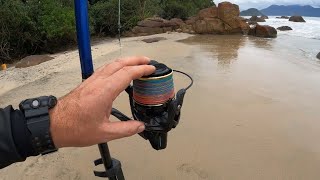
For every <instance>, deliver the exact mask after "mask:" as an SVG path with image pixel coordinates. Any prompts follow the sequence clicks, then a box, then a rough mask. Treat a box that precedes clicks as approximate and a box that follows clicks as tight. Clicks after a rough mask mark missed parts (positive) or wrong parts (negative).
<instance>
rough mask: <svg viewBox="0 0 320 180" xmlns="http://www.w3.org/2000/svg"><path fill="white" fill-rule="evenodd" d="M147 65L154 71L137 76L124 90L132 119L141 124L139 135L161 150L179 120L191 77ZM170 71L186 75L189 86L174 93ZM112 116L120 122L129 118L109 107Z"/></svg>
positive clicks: (167, 68)
mask: <svg viewBox="0 0 320 180" xmlns="http://www.w3.org/2000/svg"><path fill="white" fill-rule="evenodd" d="M149 65H153V66H155V67H156V71H155V72H154V73H153V74H151V75H149V76H145V77H142V78H140V79H137V80H134V81H133V85H132V86H131V85H130V86H129V87H128V88H127V89H126V92H127V93H128V95H129V101H130V107H131V112H132V115H133V118H134V119H135V120H138V121H142V122H144V124H145V127H146V128H145V131H144V132H142V133H140V136H141V137H143V138H144V139H146V140H149V141H150V143H151V145H152V147H153V148H154V149H156V150H162V149H165V148H166V147H167V137H168V132H169V131H170V130H171V129H172V128H175V127H176V126H177V125H178V124H179V121H180V117H181V108H182V105H183V99H184V96H185V94H186V91H187V90H188V89H189V88H190V87H191V86H192V85H193V79H192V78H191V77H190V76H189V75H188V74H186V73H184V72H181V71H176V70H172V69H170V68H169V67H167V66H166V65H164V64H161V63H158V62H157V61H154V60H152V61H151V62H150V64H149ZM173 72H178V73H182V74H184V75H186V76H187V77H189V78H190V80H191V83H190V85H189V86H188V87H187V88H185V89H181V90H179V91H178V92H177V94H176V96H175V93H174V83H173ZM111 114H112V115H113V116H115V117H117V118H118V119H119V120H121V121H128V120H131V119H130V118H129V117H127V116H126V115H124V114H123V113H121V112H120V111H118V110H117V109H112V113H111Z"/></svg>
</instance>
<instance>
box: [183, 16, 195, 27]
mask: <svg viewBox="0 0 320 180" xmlns="http://www.w3.org/2000/svg"><path fill="white" fill-rule="evenodd" d="M196 21H197V17H189V18H188V19H187V20H186V22H185V23H186V24H187V25H193V24H194V23H195V22H196Z"/></svg>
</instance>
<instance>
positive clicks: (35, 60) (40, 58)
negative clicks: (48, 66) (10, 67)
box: [16, 55, 54, 68]
mask: <svg viewBox="0 0 320 180" xmlns="http://www.w3.org/2000/svg"><path fill="white" fill-rule="evenodd" d="M52 59H54V58H53V57H50V56H47V55H31V56H27V57H25V58H23V59H22V60H20V62H18V63H17V64H16V68H26V67H30V66H35V65H38V64H41V63H44V62H46V61H50V60H52Z"/></svg>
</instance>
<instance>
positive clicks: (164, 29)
mask: <svg viewBox="0 0 320 180" xmlns="http://www.w3.org/2000/svg"><path fill="white" fill-rule="evenodd" d="M171 31H173V28H172V27H163V32H171Z"/></svg>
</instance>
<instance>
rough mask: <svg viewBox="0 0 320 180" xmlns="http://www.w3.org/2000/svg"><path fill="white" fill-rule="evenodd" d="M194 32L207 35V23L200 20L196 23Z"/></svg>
mask: <svg viewBox="0 0 320 180" xmlns="http://www.w3.org/2000/svg"><path fill="white" fill-rule="evenodd" d="M193 29H194V31H195V32H196V33H198V34H205V33H207V23H206V21H204V20H198V21H196V22H195V24H194V27H193Z"/></svg>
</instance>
